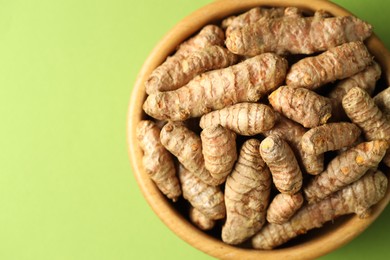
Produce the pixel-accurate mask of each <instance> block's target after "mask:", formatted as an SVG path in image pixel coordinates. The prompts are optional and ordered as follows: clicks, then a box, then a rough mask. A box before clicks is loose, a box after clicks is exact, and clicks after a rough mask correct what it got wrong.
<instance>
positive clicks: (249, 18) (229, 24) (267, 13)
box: [221, 7, 285, 35]
mask: <svg viewBox="0 0 390 260" xmlns="http://www.w3.org/2000/svg"><path fill="white" fill-rule="evenodd" d="M284 12H285V8H284V7H275V8H262V7H255V8H252V9H250V10H249V11H247V12H245V13H243V14H240V15H238V16H235V15H233V16H230V17H228V18H226V19H224V20H222V23H221V24H222V28H223V29H226V32H225V34H226V35H229V34H230V32H231V31H233V30H235V29H237V28H242V27H244V26H246V25H248V24H253V23H255V22H257V21H259V20H260V19H262V18H276V17H282V16H283V15H284Z"/></svg>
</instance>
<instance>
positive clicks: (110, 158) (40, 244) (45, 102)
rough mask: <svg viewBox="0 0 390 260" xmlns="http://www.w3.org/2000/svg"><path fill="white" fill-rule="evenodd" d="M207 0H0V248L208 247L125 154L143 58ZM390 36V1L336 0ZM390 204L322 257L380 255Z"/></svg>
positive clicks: (68, 254)
mask: <svg viewBox="0 0 390 260" xmlns="http://www.w3.org/2000/svg"><path fill="white" fill-rule="evenodd" d="M209 2H211V1H210V0H197V1H195V0H193V1H188V0H169V1H168V0H166V1H157V0H142V1H132V0H126V1H125V0H123V1H121V0H106V1H104V0H99V1H92V0H91V1H85V0H84V1H75V0H72V1H68V0H67V1H65V0H62V1H61V0H58V1H48V0H42V1H20V0H13V1H7V0H0V46H1V48H0V71H1V76H0V91H1V92H0V111H1V118H0V121H1V124H0V149H1V152H0V259H2V260H11V259H12V260H24V259H39V260H45V259H51V260H52V259H54V260H57V259H67V260H68V259H77V260H79V259H80V260H81V259H83V260H84V259H93V260H99V259H212V258H211V257H209V256H207V255H205V254H204V253H202V252H200V251H198V250H196V249H194V248H192V247H191V246H189V245H188V244H186V243H185V242H183V241H182V240H180V239H179V238H178V237H176V235H174V234H173V233H172V232H171V231H170V230H169V229H168V228H167V227H165V226H164V224H163V223H162V222H161V221H160V220H159V219H158V218H157V217H156V216H155V215H154V213H153V212H152V210H151V209H150V207H149V205H148V204H147V203H146V201H145V200H144V199H143V197H142V195H141V193H140V190H139V188H138V186H137V184H136V182H135V179H134V177H133V174H132V171H131V167H130V163H129V160H128V156H127V145H126V114H127V106H128V101H129V96H130V94H131V90H132V85H133V84H134V82H135V79H136V75H137V73H138V71H139V69H140V68H141V66H142V63H143V61H144V60H145V58H146V57H147V55H148V53H149V52H150V51H151V49H152V48H153V46H154V45H155V44H156V43H157V42H158V40H159V39H160V38H161V37H162V36H163V35H164V34H165V33H166V32H167V31H168V30H169V29H170V28H171V27H172V26H173V25H174V24H175V23H177V22H178V21H179V20H180V19H182V18H183V17H184V16H186V15H187V14H189V13H191V12H192V11H194V10H195V9H197V8H199V7H201V6H203V5H205V4H207V3H209ZM335 2H336V3H339V4H341V5H342V6H344V7H346V8H347V9H349V10H351V11H352V12H353V13H355V14H356V15H358V16H360V17H361V18H363V19H365V20H367V21H369V22H370V23H372V24H373V25H374V31H375V32H376V33H377V35H379V37H380V38H381V39H382V40H383V41H384V42H385V44H386V46H387V47H388V48H389V47H390V33H389V29H390V25H389V24H388V16H389V11H388V10H389V8H390V2H388V1H384V0H382V1H381V0H370V1H362V0H360V1H351V0H337V1H335ZM389 218H390V208H387V209H386V210H385V211H384V213H383V214H382V215H381V217H380V218H379V219H378V220H377V221H376V222H375V223H374V224H373V225H372V226H371V227H370V228H369V229H368V230H366V231H365V232H364V233H363V234H362V235H361V236H359V237H358V238H357V239H355V240H354V241H353V242H351V243H350V244H348V245H347V246H345V247H343V248H341V249H339V250H337V251H335V252H333V253H331V254H329V255H327V256H325V257H323V258H322V259H328V260H330V259H354V260H356V259H368V258H371V259H390V247H389V246H388V244H389V242H390V225H389V224H388V223H386V222H387V220H388V219H389Z"/></svg>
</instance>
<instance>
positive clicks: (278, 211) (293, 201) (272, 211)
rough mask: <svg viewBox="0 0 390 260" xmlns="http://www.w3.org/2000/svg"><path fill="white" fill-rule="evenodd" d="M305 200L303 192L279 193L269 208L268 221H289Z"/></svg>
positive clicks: (279, 222) (281, 222)
mask: <svg viewBox="0 0 390 260" xmlns="http://www.w3.org/2000/svg"><path fill="white" fill-rule="evenodd" d="M303 202H304V199H303V196H302V193H300V192H298V193H295V194H293V195H290V194H286V193H279V194H278V195H276V196H275V198H274V199H273V200H272V201H271V203H270V205H269V207H268V210H267V221H268V222H269V223H274V224H283V223H285V222H287V221H288V220H289V219H290V218H291V217H292V216H293V215H294V214H295V212H297V210H298V209H300V208H301V206H302V204H303Z"/></svg>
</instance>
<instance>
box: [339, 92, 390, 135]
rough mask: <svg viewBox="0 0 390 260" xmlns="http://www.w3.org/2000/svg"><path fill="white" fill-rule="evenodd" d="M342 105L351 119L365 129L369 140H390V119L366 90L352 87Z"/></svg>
mask: <svg viewBox="0 0 390 260" xmlns="http://www.w3.org/2000/svg"><path fill="white" fill-rule="evenodd" d="M342 105H343V108H344V111H345V113H346V114H347V116H348V117H349V118H350V119H351V121H352V122H354V123H355V124H357V125H358V126H359V127H360V128H361V129H362V130H363V133H364V136H365V137H366V138H367V140H377V139H384V140H388V141H390V121H388V120H387V118H386V117H385V116H384V115H383V113H382V111H381V110H380V109H379V108H378V107H377V105H376V104H375V102H374V100H373V99H372V98H371V97H370V95H369V94H368V93H367V92H366V91H365V90H363V89H361V88H359V87H354V88H352V89H351V90H350V91H348V93H347V94H346V95H345V96H344V98H343V101H342Z"/></svg>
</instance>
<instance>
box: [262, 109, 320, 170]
mask: <svg viewBox="0 0 390 260" xmlns="http://www.w3.org/2000/svg"><path fill="white" fill-rule="evenodd" d="M276 115H277V116H276V118H277V120H276V123H275V125H274V126H273V127H272V128H271V129H270V130H268V131H266V132H264V133H263V134H264V135H265V136H270V135H277V136H279V137H280V138H283V139H284V140H285V141H286V142H287V143H288V144H289V146H290V147H291V149H292V150H293V151H294V153H295V154H296V155H297V160H298V162H299V164H300V166H301V170H303V171H304V172H305V173H308V174H311V175H317V174H319V173H321V172H322V171H323V170H324V155H323V154H320V155H314V154H308V153H305V152H304V150H303V149H302V146H301V139H302V136H303V135H304V134H305V133H306V131H307V130H306V129H305V128H304V127H303V126H302V125H300V124H298V123H296V122H294V121H292V120H290V119H288V118H286V117H284V116H282V115H281V114H279V113H276Z"/></svg>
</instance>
